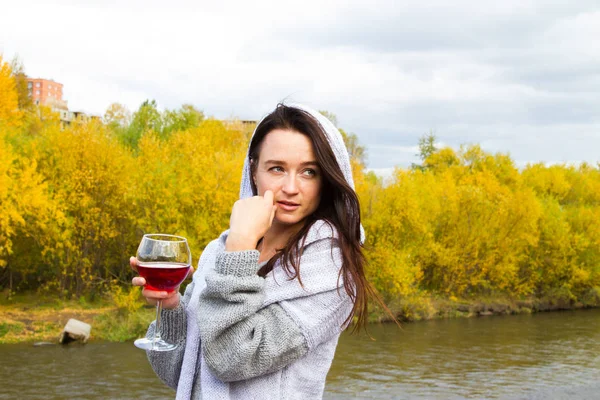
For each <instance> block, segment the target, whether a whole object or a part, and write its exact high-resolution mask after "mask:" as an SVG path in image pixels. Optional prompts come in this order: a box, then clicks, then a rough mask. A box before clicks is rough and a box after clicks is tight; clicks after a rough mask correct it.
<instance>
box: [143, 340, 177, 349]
mask: <svg viewBox="0 0 600 400" xmlns="http://www.w3.org/2000/svg"><path fill="white" fill-rule="evenodd" d="M133 344H134V345H135V347H137V348H138V349H143V350H151V351H171V350H174V349H176V348H177V345H176V344H171V343H167V342H165V341H164V340H162V339H156V340H152V339H148V338H141V339H137V340H136V341H135V342H133Z"/></svg>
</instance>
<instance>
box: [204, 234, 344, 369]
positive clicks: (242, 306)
mask: <svg viewBox="0 0 600 400" xmlns="http://www.w3.org/2000/svg"><path fill="white" fill-rule="evenodd" d="M333 243H334V241H332V240H331V238H328V239H327V240H320V241H318V242H316V243H313V244H311V245H310V246H307V247H306V248H305V251H304V253H303V254H302V258H301V260H300V264H301V268H300V270H301V273H302V275H301V276H302V280H303V282H305V285H301V284H300V283H299V282H298V279H289V277H285V278H283V279H278V280H279V281H280V282H279V283H280V285H279V284H278V285H273V283H272V279H269V283H268V285H266V283H265V282H266V281H265V279H264V278H261V277H259V276H258V275H256V272H257V271H258V269H259V267H258V257H259V253H258V251H254V250H253V251H243V252H225V253H223V254H221V255H219V256H217V260H216V266H215V270H214V271H213V273H212V274H211V275H209V276H207V287H206V289H205V290H204V292H203V293H202V295H201V298H200V304H199V310H198V318H199V321H198V323H199V327H200V336H201V340H202V348H203V355H204V359H205V361H206V363H207V365H208V366H209V367H210V369H211V371H212V372H213V374H214V375H215V376H216V377H217V378H219V379H221V380H223V381H237V380H243V379H249V378H254V377H257V376H261V375H265V374H268V373H271V372H274V371H276V370H279V369H281V368H284V367H286V366H287V365H289V364H291V363H292V362H294V361H296V360H297V359H299V358H301V357H302V356H304V355H305V354H307V352H308V351H309V350H310V349H312V348H315V347H317V346H318V345H319V344H321V343H323V342H324V341H326V340H329V339H330V338H331V337H333V336H335V335H338V334H339V333H340V332H341V330H342V329H343V327H342V325H343V322H344V320H345V318H346V317H347V316H348V313H349V311H350V309H351V301H350V299H349V298H348V297H347V295H346V293H345V291H344V288H343V287H340V286H339V285H340V281H339V279H338V273H339V268H340V265H341V264H340V258H339V248H337V246H335V245H333ZM279 270H281V268H279ZM266 290H268V291H269V293H265V292H266ZM266 296H269V297H270V298H271V299H270V300H269V299H266ZM273 296H275V300H273Z"/></svg>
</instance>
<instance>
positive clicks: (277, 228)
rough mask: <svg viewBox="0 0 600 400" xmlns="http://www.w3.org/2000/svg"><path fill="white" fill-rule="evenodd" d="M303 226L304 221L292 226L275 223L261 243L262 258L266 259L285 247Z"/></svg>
mask: <svg viewBox="0 0 600 400" xmlns="http://www.w3.org/2000/svg"><path fill="white" fill-rule="evenodd" d="M303 226H304V221H302V222H301V223H298V224H296V225H292V226H290V225H281V224H277V223H273V225H271V228H269V230H268V231H267V233H265V236H264V237H263V239H262V241H261V243H260V246H259V250H260V254H261V255H260V260H261V261H266V260H269V259H270V258H271V257H273V256H274V255H275V253H276V252H277V250H279V249H283V248H284V247H285V245H286V244H287V242H288V240H290V238H291V237H292V236H293V235H294V234H296V233H297V232H298V231H299V230H300V229H302V227H303Z"/></svg>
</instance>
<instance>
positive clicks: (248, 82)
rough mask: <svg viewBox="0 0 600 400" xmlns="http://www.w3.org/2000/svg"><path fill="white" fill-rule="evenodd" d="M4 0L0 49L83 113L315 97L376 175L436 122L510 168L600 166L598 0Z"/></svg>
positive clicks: (410, 158)
mask: <svg viewBox="0 0 600 400" xmlns="http://www.w3.org/2000/svg"><path fill="white" fill-rule="evenodd" d="M0 3H4V4H0V6H1V9H2V10H3V14H2V15H0V52H4V55H5V57H6V58H11V57H12V56H13V55H15V54H17V53H18V54H19V55H20V56H21V58H22V59H23V61H24V63H25V67H26V70H27V72H28V73H29V74H30V75H33V76H39V77H46V78H53V79H55V80H57V81H59V82H61V83H63V84H64V85H65V87H64V93H65V97H66V99H67V100H68V102H69V105H70V107H72V108H74V109H84V110H87V111H89V112H94V113H103V112H104V110H105V109H106V108H107V107H108V105H109V104H110V103H112V102H121V103H124V104H126V105H127V106H128V107H129V108H131V109H135V108H137V107H138V106H139V104H140V103H141V102H142V101H143V100H144V99H147V98H154V99H156V100H157V101H158V103H159V104H160V105H161V106H163V107H168V108H174V107H178V106H180V105H181V104H183V103H193V104H195V105H196V106H198V107H199V108H201V109H203V110H204V111H205V112H206V113H207V114H209V115H214V116H216V117H223V118H225V117H229V116H232V115H236V116H239V117H241V118H248V119H258V118H260V117H261V116H262V115H263V114H264V113H266V112H268V111H269V110H270V109H271V108H273V107H274V105H275V103H276V102H278V101H280V100H283V99H288V100H293V101H299V102H306V103H308V104H311V105H313V106H314V107H315V108H318V109H326V110H329V111H332V112H334V113H335V114H337V116H338V120H339V123H340V126H342V127H343V128H344V129H345V130H347V131H349V132H355V133H356V134H357V135H358V136H359V139H360V141H361V143H363V144H365V145H366V146H367V148H368V153H369V165H370V167H372V168H374V169H382V168H383V169H390V168H393V166H394V165H400V166H407V165H410V163H411V162H415V161H416V157H415V154H416V151H414V150H415V148H416V144H417V143H418V139H419V137H420V136H422V135H423V134H424V133H426V132H429V131H430V130H431V129H433V130H434V131H435V132H436V134H437V136H438V139H440V140H442V141H443V142H445V143H447V144H448V145H450V146H452V147H458V146H459V145H460V144H462V143H481V145H482V147H483V148H484V149H485V150H487V151H493V152H496V151H501V152H508V153H510V154H511V155H512V156H513V157H514V158H515V160H516V162H517V163H523V162H524V160H527V161H530V160H539V161H554V162H560V161H561V160H587V161H592V162H593V161H596V160H598V159H599V157H598V156H597V151H594V149H597V148H599V147H600V117H598V110H599V109H600V72H599V71H600V48H599V47H598V45H597V38H598V37H599V36H600V5H599V4H598V3H597V1H591V0H590V1H587V0H581V1H578V2H571V1H567V0H548V1H541V0H539V1H538V0H525V1H523V0H520V1H517V0H507V1H503V2H497V1H496V2H494V1H474V0H473V1H470V0H457V1H454V2H452V3H449V2H447V1H442V0H435V1H428V2H423V1H417V0H409V1H403V2H394V1H391V0H390V1H370V2H367V1H354V0H352V1H337V0H336V1H331V2H317V1H316V0H310V1H304V2H302V3H286V2H282V1H275V0H269V1H254V2H242V1H223V2H209V3H206V4H204V2H202V3H199V2H195V1H191V0H176V1H172V2H169V3H168V4H167V3H165V2H163V1H157V0H151V1H142V0H135V1H133V0H125V1H100V0H90V1H87V2H85V3H83V2H79V1H75V0H58V1H54V2H52V4H50V3H47V2H44V1H41V0H37V1H35V0H21V1H19V2H14V1H10V2H9V1H7V0H0Z"/></svg>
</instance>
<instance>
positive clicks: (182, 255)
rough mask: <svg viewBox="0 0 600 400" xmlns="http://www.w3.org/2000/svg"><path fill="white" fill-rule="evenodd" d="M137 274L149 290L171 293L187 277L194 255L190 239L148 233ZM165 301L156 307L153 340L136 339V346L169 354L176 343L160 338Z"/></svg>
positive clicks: (139, 252)
mask: <svg viewBox="0 0 600 400" xmlns="http://www.w3.org/2000/svg"><path fill="white" fill-rule="evenodd" d="M136 258H137V260H138V268H137V269H138V273H139V274H140V276H141V277H143V278H144V279H145V280H146V285H145V288H146V289H147V290H155V291H166V292H171V291H173V290H176V289H177V287H178V286H179V285H180V284H181V283H182V282H183V281H184V280H185V278H186V277H187V275H188V273H189V270H190V267H191V264H192V254H191V252H190V248H189V246H188V243H187V240H186V239H185V238H184V237H181V236H175V235H167V234H146V235H144V237H143V238H142V241H141V242H140V245H139V247H138V250H137V253H136ZM161 310H162V301H161V300H158V301H157V304H156V322H155V326H154V337H153V338H141V339H137V340H136V341H135V342H134V344H135V345H136V346H137V347H139V348H141V349H144V350H153V351H170V350H173V349H175V348H176V347H177V345H176V344H171V343H167V342H165V341H164V340H163V339H162V338H161V337H160V314H161Z"/></svg>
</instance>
